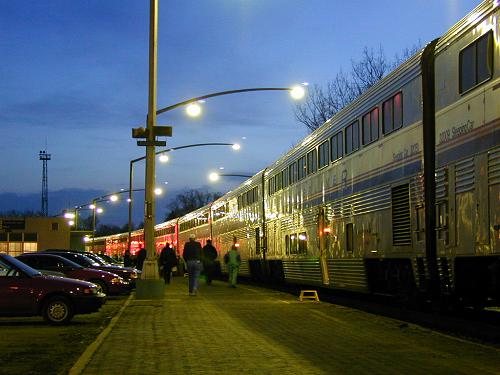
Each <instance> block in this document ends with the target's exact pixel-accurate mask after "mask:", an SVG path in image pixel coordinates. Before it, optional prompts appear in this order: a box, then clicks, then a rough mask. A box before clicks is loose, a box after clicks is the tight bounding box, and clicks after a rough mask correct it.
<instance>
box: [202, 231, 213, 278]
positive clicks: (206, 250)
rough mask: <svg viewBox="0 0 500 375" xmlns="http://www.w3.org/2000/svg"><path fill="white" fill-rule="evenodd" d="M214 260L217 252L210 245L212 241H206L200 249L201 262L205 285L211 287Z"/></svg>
mask: <svg viewBox="0 0 500 375" xmlns="http://www.w3.org/2000/svg"><path fill="white" fill-rule="evenodd" d="M215 259H217V250H216V249H215V247H214V246H213V245H212V240H207V244H206V245H205V246H203V249H201V262H202V264H203V271H204V272H205V277H206V280H207V285H211V284H212V279H213V278H214V274H215Z"/></svg>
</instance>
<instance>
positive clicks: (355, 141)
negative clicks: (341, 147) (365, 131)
mask: <svg viewBox="0 0 500 375" xmlns="http://www.w3.org/2000/svg"><path fill="white" fill-rule="evenodd" d="M358 148H359V121H357V120H356V121H354V122H353V123H352V124H351V125H349V126H348V127H347V128H346V129H345V153H346V155H347V154H350V153H351V152H354V151H356V150H357V149H358Z"/></svg>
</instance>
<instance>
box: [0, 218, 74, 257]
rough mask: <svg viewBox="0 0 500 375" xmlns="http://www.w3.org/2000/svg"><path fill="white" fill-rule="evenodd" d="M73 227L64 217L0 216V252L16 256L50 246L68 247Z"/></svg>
mask: <svg viewBox="0 0 500 375" xmlns="http://www.w3.org/2000/svg"><path fill="white" fill-rule="evenodd" d="M70 243H71V227H70V226H69V225H68V223H67V221H66V220H65V219H64V218H62V217H0V253H4V254H9V255H12V256H16V255H19V254H22V253H27V252H33V251H39V250H44V249H49V248H58V249H68V248H70Z"/></svg>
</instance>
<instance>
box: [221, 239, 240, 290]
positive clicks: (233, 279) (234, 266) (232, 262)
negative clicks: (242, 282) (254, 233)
mask: <svg viewBox="0 0 500 375" xmlns="http://www.w3.org/2000/svg"><path fill="white" fill-rule="evenodd" d="M224 263H226V265H227V270H228V273H229V279H228V282H229V286H230V287H232V288H236V283H237V281H238V271H239V270H240V264H241V257H240V253H239V251H238V247H237V246H236V244H234V245H233V246H231V250H229V251H228V252H227V253H226V255H224Z"/></svg>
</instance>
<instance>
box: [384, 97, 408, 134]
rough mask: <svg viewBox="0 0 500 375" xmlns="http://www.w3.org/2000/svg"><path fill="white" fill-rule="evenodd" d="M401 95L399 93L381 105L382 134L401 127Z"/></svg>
mask: <svg viewBox="0 0 500 375" xmlns="http://www.w3.org/2000/svg"><path fill="white" fill-rule="evenodd" d="M402 99H403V94H401V93H400V92H399V93H397V94H396V95H394V96H393V97H392V98H390V99H389V100H386V101H385V102H384V104H383V105H382V129H383V132H384V134H388V133H390V132H392V131H393V130H396V129H399V128H400V127H401V126H403V103H402V102H403V100H402Z"/></svg>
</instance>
